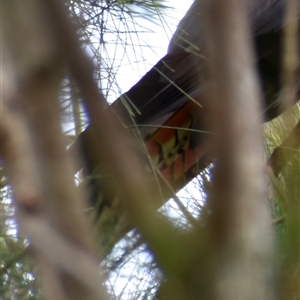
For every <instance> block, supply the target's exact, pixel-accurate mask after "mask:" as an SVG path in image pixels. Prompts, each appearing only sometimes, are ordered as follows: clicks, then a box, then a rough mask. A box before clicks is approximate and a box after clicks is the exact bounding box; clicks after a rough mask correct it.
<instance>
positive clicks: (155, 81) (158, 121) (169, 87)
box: [75, 0, 299, 200]
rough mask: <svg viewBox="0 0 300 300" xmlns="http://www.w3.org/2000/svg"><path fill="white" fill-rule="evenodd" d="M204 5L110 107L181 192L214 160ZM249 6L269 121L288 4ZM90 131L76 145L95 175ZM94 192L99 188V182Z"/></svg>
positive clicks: (252, 2) (275, 105)
mask: <svg viewBox="0 0 300 300" xmlns="http://www.w3.org/2000/svg"><path fill="white" fill-rule="evenodd" d="M202 2H203V1H201V0H195V1H194V3H193V4H192V5H191V7H190V9H189V10H188V12H187V13H186V15H185V16H184V18H183V19H182V20H181V22H180V23H179V25H178V28H177V30H176V32H175V34H174V35H173V37H172V39H171V41H170V44H169V47H168V52H167V54H166V55H165V56H164V57H163V58H162V59H161V60H160V61H159V62H158V63H157V64H156V65H155V66H154V67H153V68H152V69H151V70H150V71H149V72H148V73H146V74H145V75H144V77H142V78H141V80H140V81H139V82H137V83H136V84H135V85H134V86H133V87H132V88H131V89H130V90H129V91H128V92H126V93H125V94H123V95H122V96H120V97H119V98H118V99H117V100H116V101H115V102H114V103H113V104H112V106H113V108H114V110H115V111H116V113H117V114H118V115H119V116H120V117H121V119H122V121H123V123H124V124H125V125H127V126H129V127H130V126H132V127H135V128H139V130H140V133H141V136H142V137H143V139H144V142H145V145H146V148H147V149H148V152H149V154H150V157H151V158H152V161H153V163H154V165H155V166H156V167H157V169H158V170H159V171H160V172H161V174H162V176H163V177H164V178H165V179H166V180H167V181H168V182H169V184H170V185H171V186H172V187H173V189H174V191H177V190H179V189H180V188H182V187H183V186H184V185H185V184H186V183H187V182H188V181H189V180H191V179H192V178H193V177H195V176H196V175H197V174H198V173H199V172H200V171H201V170H203V169H204V168H205V167H206V166H207V165H208V164H209V163H210V162H211V161H212V159H213V157H212V156H211V154H210V151H209V150H210V136H211V135H210V133H209V132H207V131H208V128H207V126H206V121H205V120H206V118H207V117H208V116H207V114H208V110H207V107H206V106H207V105H206V103H205V101H206V100H205V97H203V95H204V94H205V92H206V90H207V89H208V87H209V79H208V76H207V70H206V69H207V61H208V58H207V57H205V44H204V30H203V28H201V26H198V24H199V22H198V20H199V18H200V20H201V16H202V11H203V10H202V7H201V6H202ZM245 2H246V5H247V14H248V17H249V20H250V25H251V33H252V37H253V45H254V48H255V54H256V68H257V74H258V77H259V80H260V84H261V89H262V94H263V99H262V102H263V108H264V111H263V112H262V113H263V114H264V119H265V120H266V121H268V120H271V119H273V118H274V117H276V116H278V115H279V114H280V112H281V102H280V91H281V87H282V78H281V66H282V57H283V51H282V44H283V27H284V11H285V5H286V2H287V1H286V0H245ZM195 24H197V26H196V25H195ZM298 37H299V34H298ZM298 75H299V74H298ZM298 94H299V89H298ZM220 101H221V100H220ZM198 104H200V105H198ZM149 125H151V126H149ZM88 132H89V127H88V128H87V129H86V130H85V131H84V132H83V133H82V134H81V135H80V136H79V138H78V139H77V141H76V142H75V146H76V147H78V148H79V149H80V150H81V152H82V156H83V161H84V163H85V165H84V169H85V172H86V173H87V174H88V175H92V174H93V173H94V172H95V171H96V170H98V168H99V166H98V165H95V163H94V162H95V161H97V160H94V159H93V155H95V154H93V151H92V144H91V142H90V141H89V138H88ZM92 181H93V180H92ZM95 188H96V189H97V188H99V185H98V183H97V181H96V180H95V181H94V189H95ZM96 194H97V193H94V194H93V195H96ZM166 200H167V199H166Z"/></svg>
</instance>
